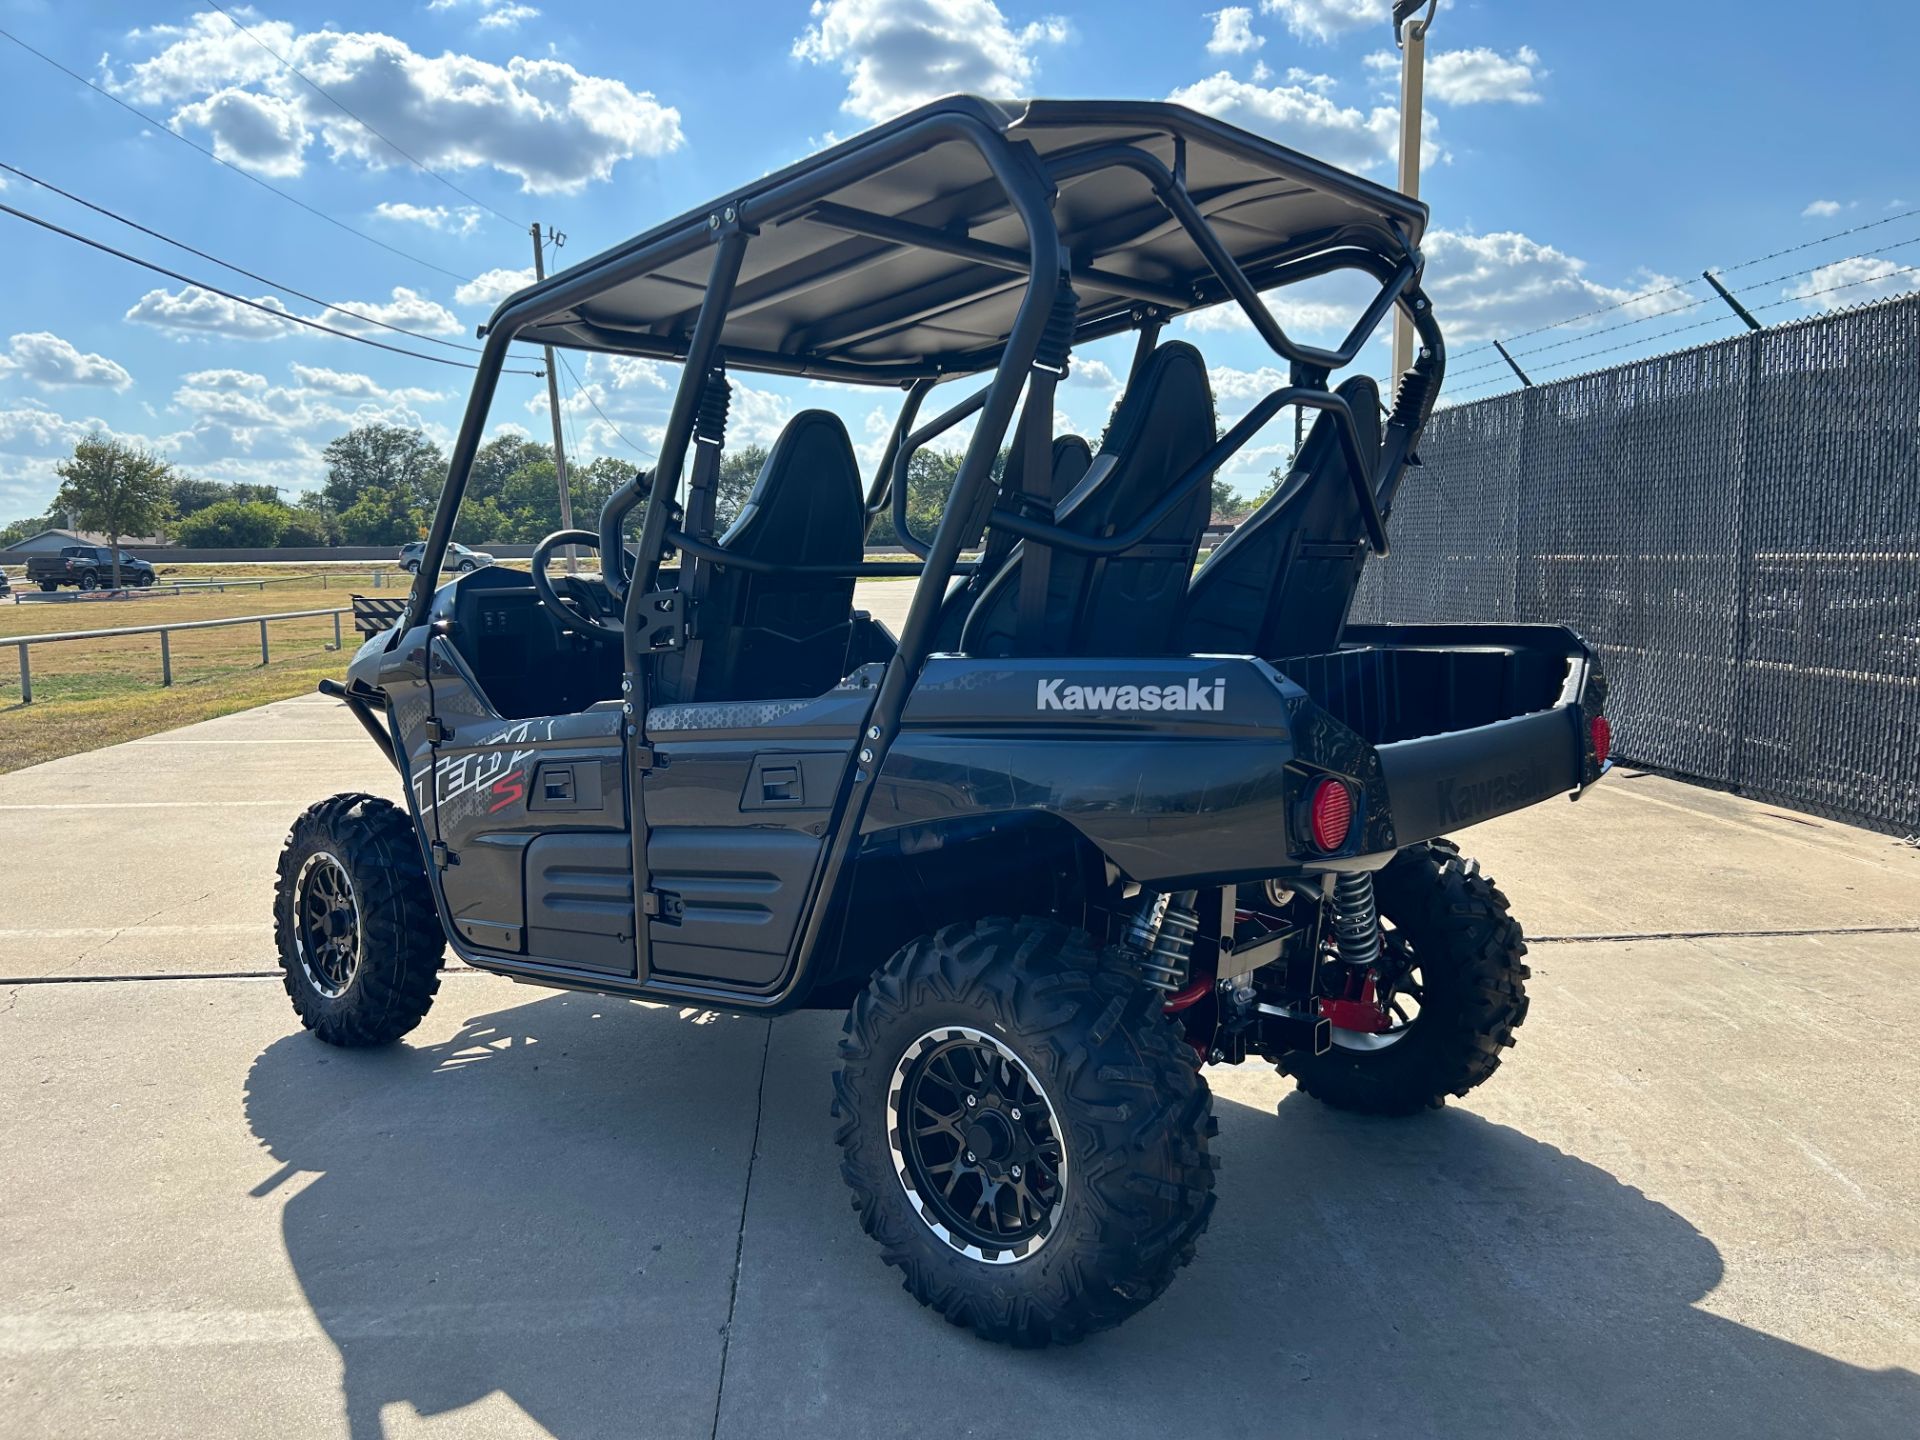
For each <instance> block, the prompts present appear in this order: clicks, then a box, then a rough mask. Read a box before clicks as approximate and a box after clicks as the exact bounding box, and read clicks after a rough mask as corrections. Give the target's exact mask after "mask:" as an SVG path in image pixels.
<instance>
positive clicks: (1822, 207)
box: [1800, 200, 1844, 220]
mask: <svg viewBox="0 0 1920 1440" xmlns="http://www.w3.org/2000/svg"><path fill="white" fill-rule="evenodd" d="M1843 208H1844V207H1843V206H1842V205H1841V204H1840V202H1839V201H1838V200H1814V201H1811V202H1810V203H1809V204H1808V205H1807V208H1806V209H1804V210H1802V211H1801V212H1800V214H1801V215H1802V216H1803V217H1804V218H1807V219H1820V220H1830V219H1832V218H1833V217H1834V216H1835V215H1838V214H1839V213H1840V211H1841V210H1842V209H1843Z"/></svg>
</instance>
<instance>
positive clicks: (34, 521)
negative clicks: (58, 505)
mask: <svg viewBox="0 0 1920 1440" xmlns="http://www.w3.org/2000/svg"><path fill="white" fill-rule="evenodd" d="M59 524H60V517H59V516H58V515H55V514H54V513H53V512H52V511H48V512H47V513H46V514H45V515H30V516H28V517H27V518H26V519H25V520H15V521H12V522H11V523H9V524H6V525H0V549H4V548H5V547H7V546H8V545H14V544H18V543H19V542H20V541H22V540H25V539H27V538H28V537H29V536H32V535H38V534H39V533H40V532H41V531H42V530H52V529H55V528H57V527H58V526H59Z"/></svg>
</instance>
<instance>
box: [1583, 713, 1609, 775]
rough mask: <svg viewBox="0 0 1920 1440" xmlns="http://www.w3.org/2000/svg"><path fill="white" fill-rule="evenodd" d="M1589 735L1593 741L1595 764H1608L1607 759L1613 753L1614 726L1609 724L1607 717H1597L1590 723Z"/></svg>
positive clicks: (1588, 724) (1588, 725)
mask: <svg viewBox="0 0 1920 1440" xmlns="http://www.w3.org/2000/svg"><path fill="white" fill-rule="evenodd" d="M1587 735H1588V738H1590V739H1591V740H1592V741H1593V763H1594V764H1596V765H1604V764H1606V763H1607V757H1608V756H1609V755H1611V754H1612V753H1613V726H1611V725H1609V724H1608V723H1607V717H1606V716H1604V715H1596V716H1594V717H1593V719H1592V720H1590V721H1588V722H1587Z"/></svg>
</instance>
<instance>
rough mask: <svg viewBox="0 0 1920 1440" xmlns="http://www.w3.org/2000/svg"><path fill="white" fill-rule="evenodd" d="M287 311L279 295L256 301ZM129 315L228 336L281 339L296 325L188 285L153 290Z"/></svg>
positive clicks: (178, 329) (184, 330) (164, 326)
mask: <svg viewBox="0 0 1920 1440" xmlns="http://www.w3.org/2000/svg"><path fill="white" fill-rule="evenodd" d="M254 303H255V304H257V305H264V306H265V307H266V308H267V309H269V310H273V311H277V312H278V313H280V314H282V315H285V314H289V313H291V312H289V311H288V309H287V307H286V306H285V305H283V304H281V303H280V299H279V297H278V296H274V295H262V296H260V297H259V299H258V300H256V301H255V302H254ZM125 318H126V319H128V320H131V321H133V322H134V323H135V324H138V325H152V326H154V327H155V328H156V329H160V330H171V331H174V332H175V333H176V334H178V335H180V336H181V337H183V338H184V337H185V336H187V335H219V336H223V337H224V338H226V339H228V340H277V339H279V338H280V337H282V336H283V335H286V334H287V333H288V332H289V331H290V330H292V329H294V328H295V327H293V326H292V325H290V324H288V323H286V322H285V321H281V320H275V319H274V318H273V317H272V316H271V315H263V314H261V313H260V311H258V310H255V309H252V308H250V307H248V306H246V305H242V304H240V303H239V302H238V301H237V300H229V299H228V298H227V297H226V296H224V295H216V294H214V293H213V292H212V291H211V290H202V289H201V288H200V287H199V286H198V285H188V286H185V287H183V288H181V289H180V290H177V291H174V290H149V291H148V292H147V293H146V294H144V295H142V296H141V297H140V298H139V299H138V300H136V301H134V303H133V305H132V307H131V308H129V309H128V311H127V313H126V316H125Z"/></svg>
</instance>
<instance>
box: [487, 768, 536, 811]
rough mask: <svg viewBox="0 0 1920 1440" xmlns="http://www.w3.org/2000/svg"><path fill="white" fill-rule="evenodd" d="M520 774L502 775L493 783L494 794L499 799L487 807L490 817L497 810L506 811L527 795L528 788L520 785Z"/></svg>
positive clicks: (518, 772)
mask: <svg viewBox="0 0 1920 1440" xmlns="http://www.w3.org/2000/svg"><path fill="white" fill-rule="evenodd" d="M520 774H521V772H520V771H518V770H516V771H514V772H513V773H512V774H511V775H502V776H501V777H500V778H499V779H498V780H496V781H494V782H493V793H494V794H495V795H496V796H498V797H499V798H498V799H496V800H495V801H494V802H493V804H491V805H489V806H488V807H487V813H488V814H489V815H491V814H493V812H494V811H496V810H504V809H506V808H507V806H509V805H511V804H513V803H514V802H515V801H516V800H518V799H519V798H520V797H521V796H523V795H525V794H526V793H527V791H526V787H525V786H523V785H522V784H521V783H520Z"/></svg>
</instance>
